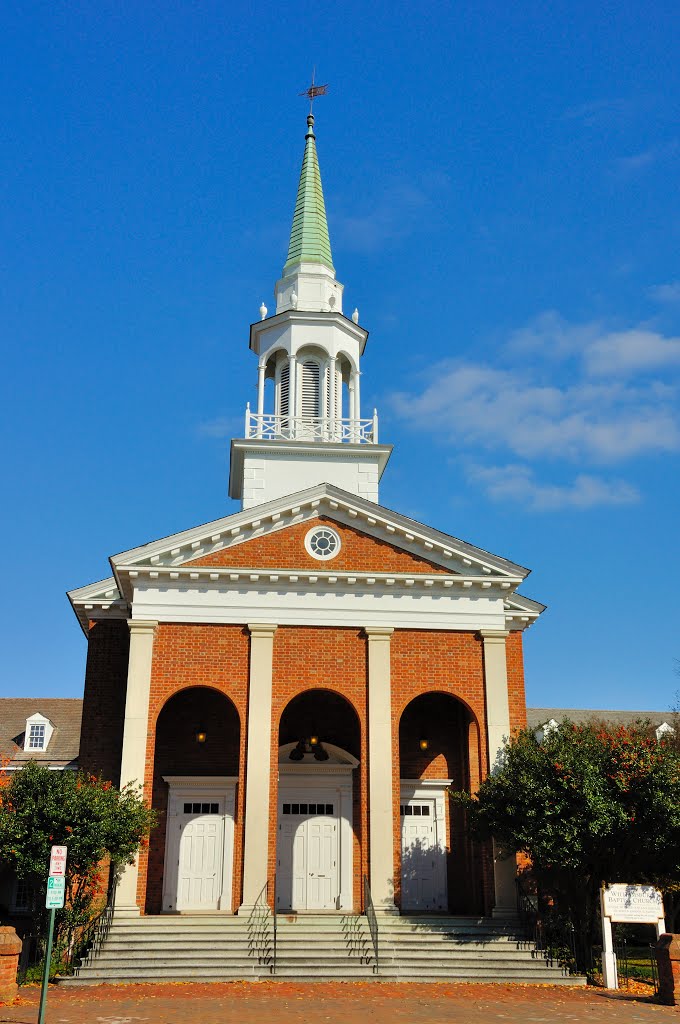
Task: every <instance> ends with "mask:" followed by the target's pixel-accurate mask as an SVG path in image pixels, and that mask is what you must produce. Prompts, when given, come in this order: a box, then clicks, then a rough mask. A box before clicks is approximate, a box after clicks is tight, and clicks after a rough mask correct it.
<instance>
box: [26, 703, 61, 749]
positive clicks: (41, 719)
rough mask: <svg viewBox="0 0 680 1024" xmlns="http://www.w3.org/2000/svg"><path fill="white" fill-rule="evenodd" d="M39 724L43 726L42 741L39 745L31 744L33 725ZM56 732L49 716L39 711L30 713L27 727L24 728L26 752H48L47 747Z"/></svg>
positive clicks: (38, 725)
mask: <svg viewBox="0 0 680 1024" xmlns="http://www.w3.org/2000/svg"><path fill="white" fill-rule="evenodd" d="M34 725H35V726H37V727H38V728H40V727H42V729H43V737H42V740H43V741H42V743H41V745H40V746H39V747H35V746H31V727H32V726H34ZM53 733H54V726H53V725H52V723H51V722H50V720H49V718H46V717H45V715H41V714H40V712H39V711H36V712H35V714H33V715H29V717H28V718H27V719H26V728H25V730H24V753H25V754H44V753H46V752H47V748H48V747H49V745H50V740H51V739H52V734H53Z"/></svg>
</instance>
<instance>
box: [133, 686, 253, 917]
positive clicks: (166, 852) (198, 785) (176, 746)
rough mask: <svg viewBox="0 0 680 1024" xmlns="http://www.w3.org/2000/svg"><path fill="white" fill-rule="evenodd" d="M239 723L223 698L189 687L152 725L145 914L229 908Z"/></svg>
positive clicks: (169, 701) (200, 687)
mask: <svg viewBox="0 0 680 1024" xmlns="http://www.w3.org/2000/svg"><path fill="white" fill-rule="evenodd" d="M239 749H240V720H239V716H238V712H237V711H236V708H235V707H234V705H233V704H232V702H231V701H230V700H229V698H228V697H226V696H225V695H224V694H222V693H220V692H219V691H217V690H213V689H210V688H209V687H205V686H192V687H189V688H188V689H186V690H181V691H180V692H179V693H176V694H175V695H174V696H173V697H171V698H170V699H169V700H168V701H167V703H166V704H165V705H164V706H163V708H162V709H161V711H160V713H159V715H158V719H157V721H156V744H155V752H154V771H153V790H152V806H153V807H154V809H155V810H156V811H157V813H158V827H157V828H156V829H155V830H154V832H153V833H152V836H151V841H150V845H149V868H148V876H147V877H148V882H147V893H146V912H147V913H151V914H154V913H156V914H157V913H160V912H161V910H165V911H170V912H179V911H191V910H231V906H232V864H233V847H234V806H235V790H236V780H237V776H238V770H239Z"/></svg>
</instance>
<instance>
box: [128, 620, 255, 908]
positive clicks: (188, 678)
mask: <svg viewBox="0 0 680 1024" xmlns="http://www.w3.org/2000/svg"><path fill="white" fill-rule="evenodd" d="M248 655H249V636H248V631H247V629H246V628H245V627H244V626H234V625H193V624H181V625H180V624H175V623H161V624H160V625H159V626H158V629H157V630H156V637H155V640H154V651H153V663H152V668H151V696H150V701H149V735H148V740H147V762H146V764H147V767H146V776H145V780H144V786H145V792H146V793H152V794H154V797H155V798H157V799H159V801H160V800H161V799H162V798H161V796H160V795H159V787H158V784H157V785H156V789H155V791H154V762H155V750H156V725H157V721H158V718H159V714H160V712H161V709H162V708H163V706H164V705H165V703H166V702H167V701H168V700H169V699H170V697H172V696H174V695H175V694H177V693H180V691H182V690H185V689H187V688H188V687H195V686H204V687H209V688H211V689H213V690H215V691H217V692H218V693H220V694H223V695H224V696H226V697H228V698H229V700H230V701H231V703H232V704H233V707H234V709H235V711H236V713H237V714H238V717H239V720H240V736H239V742H238V761H237V763H236V761H235V758H234V754H233V749H232V750H231V751H230V753H229V757H230V758H234V760H232V762H231V764H232V767H234V768H236V767H237V768H238V770H234V771H233V772H232V771H230V772H228V773H225V774H233V775H238V777H239V783H238V785H237V788H236V811H235V815H234V886H233V893H232V902H233V906H234V908H237V907H238V906H239V904H240V902H241V891H242V881H243V818H244V815H243V802H244V786H243V784H242V780H243V779H244V778H245V750H246V728H245V724H246V706H247V694H248ZM161 724H162V723H161ZM187 724H188V723H187ZM207 725H208V723H206V726H207ZM229 736H230V741H231V743H232V744H233V731H232V733H230V734H229ZM159 754H160V748H159ZM161 756H165V755H161ZM181 774H184V775H189V774H192V772H191V771H183V772H181ZM196 774H203V773H202V772H201V773H199V772H198V771H196ZM166 792H167V791H166ZM166 800H167V796H166ZM162 828H163V830H164V826H162ZM163 835H164V831H163ZM158 842H160V836H159V839H158V840H156V838H155V837H154V840H153V841H152V844H151V849H153V848H154V844H157V843H158ZM148 863H149V856H148V852H147V851H142V853H141V854H140V858H139V886H138V890H137V895H138V898H139V900H140V904H139V905H140V906H142V907H145V906H147V905H148V907H149V910H150V912H151V908H152V907H157V906H158V900H159V892H160V891H161V890H162V869H163V864H162V859H161V858H160V856H159V855H158V856H156V857H155V858H153V859H152V865H151V866H152V868H153V874H152V875H150V877H149V883H150V887H149V902H148V904H147V867H148Z"/></svg>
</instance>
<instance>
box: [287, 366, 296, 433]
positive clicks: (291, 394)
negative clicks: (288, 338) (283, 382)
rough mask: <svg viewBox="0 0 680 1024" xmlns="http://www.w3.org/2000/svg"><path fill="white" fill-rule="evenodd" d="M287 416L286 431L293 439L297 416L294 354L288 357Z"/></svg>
mask: <svg viewBox="0 0 680 1024" xmlns="http://www.w3.org/2000/svg"><path fill="white" fill-rule="evenodd" d="M288 415H289V417H290V420H289V424H288V431H289V434H290V436H291V437H295V423H294V418H295V416H297V359H296V357H295V353H294V352H291V354H290V355H289V356H288Z"/></svg>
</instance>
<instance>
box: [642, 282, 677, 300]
mask: <svg viewBox="0 0 680 1024" xmlns="http://www.w3.org/2000/svg"><path fill="white" fill-rule="evenodd" d="M649 294H650V296H651V298H652V299H654V301H655V302H668V303H674V302H680V281H669V282H668V284H655V285H653V286H652V287H651V288H650V289H649Z"/></svg>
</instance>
